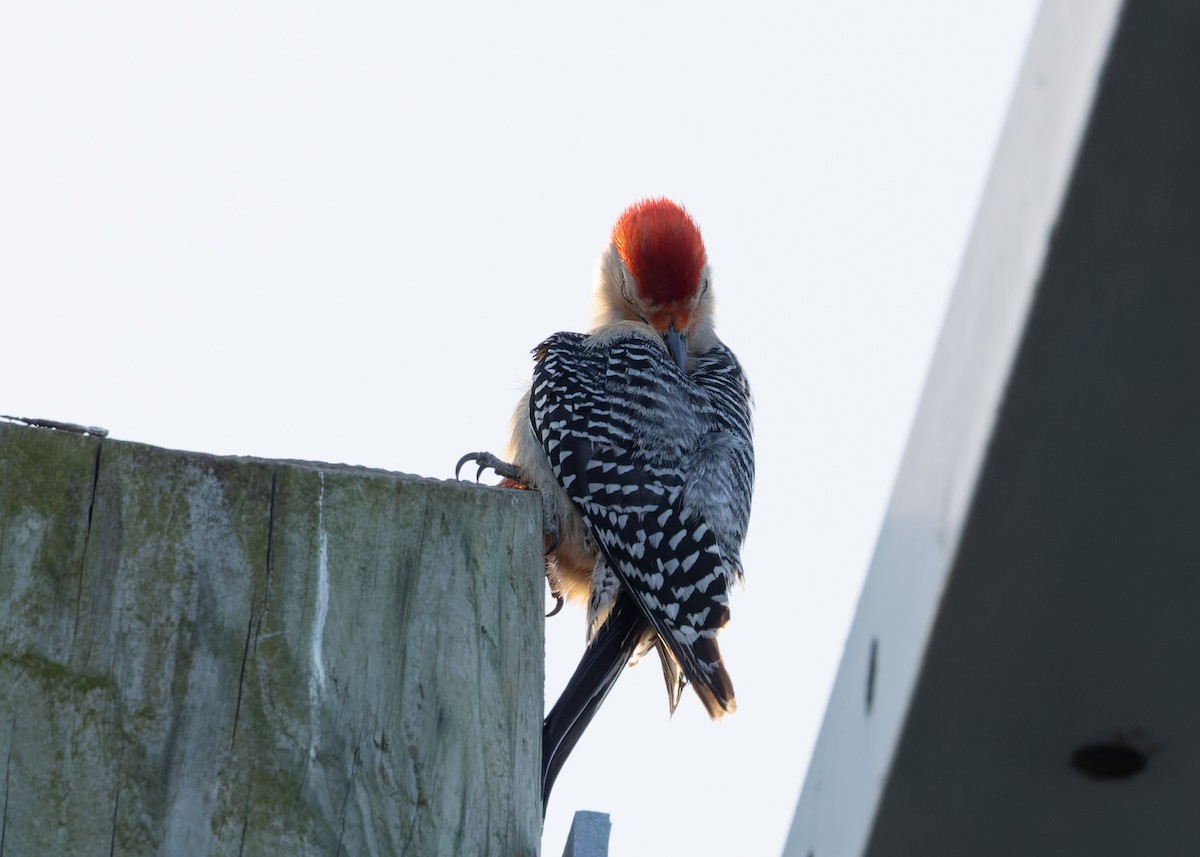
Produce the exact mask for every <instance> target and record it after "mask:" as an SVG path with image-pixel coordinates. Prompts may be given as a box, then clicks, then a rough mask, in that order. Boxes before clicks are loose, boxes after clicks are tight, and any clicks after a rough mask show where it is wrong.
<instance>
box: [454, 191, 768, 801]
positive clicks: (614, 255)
mask: <svg viewBox="0 0 1200 857" xmlns="http://www.w3.org/2000/svg"><path fill="white" fill-rule="evenodd" d="M711 280H712V275H711V271H710V268H709V265H708V259H707V254H706V252H705V249H704V243H703V241H702V240H701V237H700V231H699V229H697V227H696V225H695V223H694V222H693V221H692V219H691V218H690V217H689V216H688V214H687V213H686V212H685V211H684V210H683V209H682V208H680V207H679V206H677V205H676V204H674V203H673V202H670V201H668V200H665V199H649V200H645V201H643V202H639V203H637V204H635V205H633V206H631V207H630V208H629V209H627V210H626V211H625V212H624V213H623V214H622V215H621V217H620V218H619V219H618V221H617V223H616V226H615V227H614V228H613V232H612V239H611V243H610V244H609V246H608V248H607V249H606V250H605V252H604V254H603V255H602V257H601V259H600V266H599V275H598V278H597V304H598V307H597V310H598V311H597V318H596V325H595V327H594V329H593V330H592V331H591V332H590V333H588V334H581V333H558V334H555V335H554V336H551V337H550V338H549V339H547V340H546V341H545V342H543V343H542V344H541V345H539V346H538V347H537V349H535V351H534V355H535V368H534V373H533V385H532V388H531V389H530V392H529V393H528V394H526V396H525V397H524V398H523V399H522V400H521V403H520V404H519V405H518V407H517V411H516V414H515V417H514V420H513V439H512V444H511V448H510V453H511V455H512V462H513V464H512V465H507V464H505V463H503V462H500V461H499V460H498V459H496V458H495V457H493V456H490V455H487V454H486V453H478V454H472V455H468V456H465V457H464V459H463V461H460V462H459V466H460V467H461V465H462V463H463V462H465V461H467V460H475V461H477V462H478V463H479V464H480V467H481V469H482V468H483V467H485V466H487V467H493V468H494V469H496V470H497V472H498V473H500V474H501V475H502V476H505V477H506V483H505V484H509V485H520V486H525V487H530V488H536V489H537V490H539V491H540V492H542V496H543V500H544V501H545V502H546V507H547V512H548V513H552V520H551V522H550V523H552V524H556V531H555V533H554V542H553V545H552V550H551V552H550V554H549V556H548V558H547V574H548V576H549V578H550V585H551V589H552V591H553V592H554V593H555V594H561V595H565V596H566V597H567V598H568V599H571V600H576V601H580V600H586V602H587V609H588V638H589V642H588V648H587V651H586V652H585V654H584V657H583V660H582V661H581V662H580V664H579V666H578V667H577V668H576V670H575V673H574V675H573V676H572V677H571V679H570V681H569V682H568V684H567V687H566V689H565V690H564V691H563V694H562V696H561V697H560V698H559V700H558V702H557V703H556V704H555V705H554V708H553V709H551V711H550V713H549V714H548V715H547V717H546V720H545V724H544V726H543V739H542V740H543V753H542V790H543V799H544V800H545V799H548V798H549V794H550V788H551V786H552V785H553V783H554V779H555V777H556V776H557V775H558V771H559V770H560V768H561V767H562V764H563V762H564V761H565V759H566V757H567V755H568V754H569V753H570V751H571V749H572V748H573V747H574V746H575V743H576V742H577V741H578V740H579V738H580V736H581V735H582V734H583V731H584V729H585V728H586V727H587V725H588V723H589V722H590V721H591V719H592V717H593V716H595V713H596V711H597V710H598V709H599V707H600V705H601V703H602V702H603V701H604V698H605V697H606V696H607V695H608V692H609V690H611V689H612V686H613V684H614V683H615V682H616V679H617V677H618V676H619V675H620V674H621V671H622V670H623V669H624V667H625V666H626V664H628V663H630V662H631V661H635V660H637V659H638V658H640V657H641V656H642V655H643V654H645V653H646V652H648V651H649V650H650V648H657V650H658V653H659V657H660V660H661V662H662V667H663V676H664V678H665V679H666V683H667V696H668V704H669V705H670V708H671V711H672V712H673V711H674V710H675V706H676V705H677V704H678V703H679V698H680V694H681V693H682V691H683V688H684V686H685V685H686V684H688V683H691V685H692V686H693V687H694V688H695V690H696V693H697V695H698V696H699V697H700V701H701V702H702V703H703V704H704V707H705V709H706V710H707V711H708V713H709V715H710V716H711V717H713V718H714V719H716V718H719V717H721V716H722V715H724V714H727V713H730V712H732V711H733V710H734V709H735V707H736V703H735V701H734V694H733V684H732V683H731V681H730V679H729V675H728V673H727V672H726V670H725V666H724V664H723V663H722V660H721V653H720V650H719V649H718V647H717V642H716V639H715V638H716V635H717V632H718V631H719V630H720V629H721V627H722V626H724V625H725V623H726V622H727V621H728V618H729V589H730V585H731V584H732V583H733V581H734V580H735V579H736V578H740V577H741V574H742V562H741V556H740V551H741V546H742V541H743V539H744V538H745V534H746V526H747V524H748V522H749V517H750V495H751V491H752V488H753V482H754V450H753V445H752V440H751V422H750V389H749V385H748V384H747V382H746V378H745V375H744V374H743V372H742V368H741V365H740V364H739V363H738V361H737V358H736V357H734V355H733V352H731V351H730V350H729V349H728V348H727V347H726V346H725V345H724V344H723V343H722V342H721V341H720V340H719V339H718V338H717V336H716V333H715V332H714V330H713V312H712V292H711V288H710V286H711Z"/></svg>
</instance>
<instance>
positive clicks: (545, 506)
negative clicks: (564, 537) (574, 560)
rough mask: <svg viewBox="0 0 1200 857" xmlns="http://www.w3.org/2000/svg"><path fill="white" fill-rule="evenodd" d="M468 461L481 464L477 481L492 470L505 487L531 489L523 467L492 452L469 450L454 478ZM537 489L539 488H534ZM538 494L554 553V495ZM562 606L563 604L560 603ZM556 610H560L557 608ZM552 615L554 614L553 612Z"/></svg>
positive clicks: (547, 542)
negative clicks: (484, 472) (503, 482)
mask: <svg viewBox="0 0 1200 857" xmlns="http://www.w3.org/2000/svg"><path fill="white" fill-rule="evenodd" d="M468 461H473V462H475V463H476V464H477V465H479V467H478V469H477V470H476V471H475V481H476V482H478V481H479V477H480V476H482V475H483V471H485V470H491V471H492V472H494V473H495V474H496V475H497V476H500V477H502V478H504V479H505V480H506V481H507V483H508V484H507V485H506V486H505V487H508V488H520V489H523V490H529V488H530V486H529V484H528V483H527V482H526V481H525V477H524V476H523V475H522V473H521V468H519V467H517V465H515V464H510V463H509V462H507V461H504V460H502V459H500V458H497V457H496V456H494V455H492V454H491V453H490V452H468V453H467V454H466V455H464V456H463V457H462V458H460V459H459V460H458V464H456V465H455V466H454V478H455V479H458V478H459V475H458V474H459V472H460V471H461V470H462V468H463V465H464V464H466V463H467V462H468ZM534 490H537V489H534ZM538 495H539V496H540V497H541V498H542V532H543V534H544V535H545V545H546V550H545V552H546V553H547V554H549V553H553V552H554V550H555V548H557V547H558V516H557V515H556V514H555V509H554V497H553V496H551V494H550V492H549V491H540V490H538ZM560 606H561V605H560ZM555 612H558V610H557V608H556V609H555ZM551 615H554V614H553V613H552V614H551Z"/></svg>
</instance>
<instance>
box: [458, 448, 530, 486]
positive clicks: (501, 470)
mask: <svg viewBox="0 0 1200 857" xmlns="http://www.w3.org/2000/svg"><path fill="white" fill-rule="evenodd" d="M468 461H474V462H475V463H477V464H478V465H479V468H478V469H477V470H476V471H475V481H476V482H478V481H479V477H480V476H482V475H483V471H485V470H493V471H495V473H496V475H497V476H502V477H504V478H505V479H511V480H513V481H514V482H520V481H521V471H520V470H518V469H517V466H516V465H515V464H509V463H508V462H507V461H503V460H501V459H499V458H497V457H496V456H494V455H492V454H491V453H490V452H468V453H467V454H466V455H464V456H463V457H462V458H460V459H459V460H458V464H456V465H454V478H455V479H458V478H459V475H458V474H459V471H461V470H462V468H463V465H464V464H466V463H467V462H468Z"/></svg>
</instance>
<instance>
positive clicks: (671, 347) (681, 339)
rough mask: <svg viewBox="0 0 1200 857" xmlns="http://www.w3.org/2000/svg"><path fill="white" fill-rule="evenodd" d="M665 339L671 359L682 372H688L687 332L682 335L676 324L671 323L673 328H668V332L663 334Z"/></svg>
mask: <svg viewBox="0 0 1200 857" xmlns="http://www.w3.org/2000/svg"><path fill="white" fill-rule="evenodd" d="M663 339H665V340H666V342H667V351H669V352H670V353H671V357H672V358H673V359H674V360H675V363H676V364H677V365H678V366H679V369H680V371H682V372H686V371H687V357H688V350H687V340H688V335H687V332H686V331H685V332H683V333H681V332H680V331H679V328H677V327H676V326H675V322H671V326H670V327H668V328H667V332H666V333H664V334H663Z"/></svg>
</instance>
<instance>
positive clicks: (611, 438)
mask: <svg viewBox="0 0 1200 857" xmlns="http://www.w3.org/2000/svg"><path fill="white" fill-rule="evenodd" d="M536 353H537V355H538V360H537V366H536V368H535V370H534V380H533V393H532V396H531V397H530V419H531V421H532V423H533V426H534V429H535V431H536V432H537V434H538V436H539V438H540V440H541V443H542V446H543V448H544V449H545V451H546V455H547V457H548V459H549V461H550V466H551V468H552V470H553V471H554V475H555V478H556V479H557V480H558V482H559V484H560V485H562V487H563V488H564V489H565V490H566V492H567V495H568V496H569V497H570V498H571V500H572V502H574V503H575V505H576V506H577V507H578V509H579V511H580V513H581V515H582V516H583V520H584V523H585V526H586V527H587V531H588V534H589V535H590V536H591V537H592V539H593V540H594V541H595V542H596V544H597V545H598V546H599V549H600V552H601V553H602V554H603V559H604V561H605V564H606V566H607V567H608V569H611V570H612V571H614V572H615V573H616V577H617V579H618V581H619V583H620V584H621V586H622V587H624V588H625V589H626V590H628V592H629V593H631V594H632V595H634V596H635V597H636V598H637V601H638V604H639V609H640V610H641V612H642V613H643V615H644V616H645V618H646V620H647V621H648V622H649V624H650V626H651V627H652V628H653V631H654V633H655V634H656V635H657V637H658V639H660V640H661V641H662V642H663V643H664V644H665V646H666V648H667V652H665V653H664V654H667V655H668V656H669V657H673V658H675V659H676V660H677V661H678V662H679V663H680V665H681V666H682V670H683V675H684V676H686V678H687V679H688V680H689V681H691V682H692V683H693V685H695V687H696V691H697V693H698V694H699V695H700V698H701V700H702V701H703V702H704V705H705V707H706V709H708V711H709V713H710V714H711V715H713V716H714V717H716V716H719V715H720V714H723V713H725V712H728V711H732V710H733V709H734V707H735V702H734V697H733V686H732V684H731V682H730V681H729V677H728V675H727V674H726V672H725V668H724V665H723V664H722V663H721V658H720V653H719V651H718V649H717V646H716V643H715V641H714V638H715V637H716V633H717V631H718V630H719V629H720V628H721V627H723V626H724V625H725V623H726V622H727V621H728V618H729V586H730V584H731V583H732V582H733V580H734V579H735V577H736V576H738V575H740V574H741V555H740V550H741V543H742V539H743V538H744V536H745V532H746V525H747V522H748V520H749V517H750V490H751V486H752V483H753V478H754V473H753V458H752V447H751V437H750V432H751V427H750V395H749V385H748V384H747V382H746V380H745V376H744V374H743V373H742V371H741V366H740V365H739V364H738V362H737V359H736V358H735V357H734V356H733V354H732V353H731V352H730V351H729V350H728V349H727V348H725V347H724V346H723V345H720V346H718V347H716V348H714V349H712V350H711V351H709V352H708V353H706V354H704V355H700V356H699V357H698V358H697V359H696V360H695V361H694V363H693V366H692V367H691V371H690V372H689V373H686V374H685V373H684V372H683V371H681V370H680V369H679V367H678V366H676V365H675V364H674V363H673V362H672V361H671V358H670V357H669V355H668V354H667V352H666V351H665V349H664V348H663V346H662V344H661V342H657V341H654V340H653V339H651V338H648V337H647V336H645V335H643V334H641V333H640V332H637V331H632V332H631V333H630V334H629V335H628V336H626V337H624V338H621V339H618V340H616V341H613V342H609V343H606V344H596V343H595V342H592V341H590V340H589V337H587V336H586V335H584V334H579V333H560V334H556V335H555V336H552V337H551V338H550V339H548V340H546V341H545V342H544V343H542V345H541V346H540V347H539V348H538V350H537V352H536ZM593 588H595V584H593ZM590 608H591V611H592V612H593V613H596V612H598V611H599V612H604V613H606V612H607V611H608V610H609V609H611V604H592V605H590ZM603 618H604V617H603V616H602V615H601V616H598V617H596V616H593V621H592V625H593V629H594V628H595V626H597V625H599V624H600V622H601V621H603ZM674 701H675V699H674V698H673V699H672V703H674ZM673 707H674V705H673V704H672V708H673Z"/></svg>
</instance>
